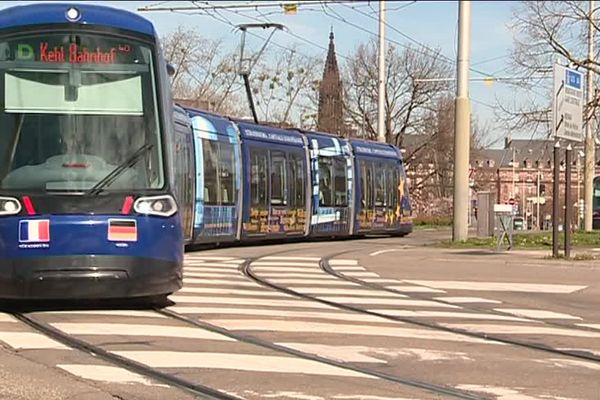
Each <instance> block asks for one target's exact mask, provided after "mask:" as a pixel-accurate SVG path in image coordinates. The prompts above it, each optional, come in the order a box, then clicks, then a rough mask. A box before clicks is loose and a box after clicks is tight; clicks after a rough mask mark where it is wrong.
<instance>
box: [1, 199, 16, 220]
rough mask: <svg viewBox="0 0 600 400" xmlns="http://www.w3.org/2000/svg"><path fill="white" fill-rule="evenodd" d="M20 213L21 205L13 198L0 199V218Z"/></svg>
mask: <svg viewBox="0 0 600 400" xmlns="http://www.w3.org/2000/svg"><path fill="white" fill-rule="evenodd" d="M20 212H21V203H20V202H19V200H17V199H15V198H14V197H0V216H2V215H17V214H18V213H20Z"/></svg>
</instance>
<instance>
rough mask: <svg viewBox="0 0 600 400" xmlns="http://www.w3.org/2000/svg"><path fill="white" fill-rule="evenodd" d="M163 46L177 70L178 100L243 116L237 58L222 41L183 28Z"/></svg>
mask: <svg viewBox="0 0 600 400" xmlns="http://www.w3.org/2000/svg"><path fill="white" fill-rule="evenodd" d="M162 42H163V49H164V53H165V58H166V59H167V61H168V62H170V63H172V64H173V65H174V67H175V74H174V75H173V77H172V80H171V86H172V90H173V96H174V97H175V98H176V99H178V100H186V101H187V102H188V103H190V104H195V105H198V106H199V107H202V108H206V109H209V110H210V111H215V112H221V113H234V114H235V113H236V111H238V112H239V110H237V108H238V107H239V104H240V102H239V100H238V99H239V95H240V89H241V88H242V81H241V80H240V78H239V76H238V75H237V73H236V69H235V68H236V55H235V54H234V53H232V52H226V51H224V50H223V43H222V41H221V40H214V39H208V38H205V37H203V36H202V35H201V34H200V33H199V32H198V31H197V30H195V29H190V28H183V27H179V28H178V29H177V30H176V31H174V32H172V33H170V34H169V35H167V36H165V37H164V38H163V40H162Z"/></svg>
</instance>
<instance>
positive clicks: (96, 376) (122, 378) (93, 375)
mask: <svg viewBox="0 0 600 400" xmlns="http://www.w3.org/2000/svg"><path fill="white" fill-rule="evenodd" d="M56 366H57V367H58V368H60V369H63V370H65V371H67V372H68V373H70V374H72V375H75V376H78V377H80V378H83V379H91V380H94V381H100V382H110V383H140V384H142V385H146V386H161V387H169V386H168V385H162V384H159V383H153V382H152V381H151V380H149V379H147V378H144V377H143V376H141V375H138V374H135V373H133V372H130V371H128V370H126V369H125V368H119V367H112V366H109V365H89V364H88V365H85V364H57V365H56Z"/></svg>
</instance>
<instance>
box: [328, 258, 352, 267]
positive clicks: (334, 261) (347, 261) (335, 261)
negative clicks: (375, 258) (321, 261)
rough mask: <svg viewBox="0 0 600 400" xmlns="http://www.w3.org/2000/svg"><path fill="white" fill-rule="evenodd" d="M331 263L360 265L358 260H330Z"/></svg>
mask: <svg viewBox="0 0 600 400" xmlns="http://www.w3.org/2000/svg"><path fill="white" fill-rule="evenodd" d="M329 265H331V266H333V265H358V260H342V259H336V260H329Z"/></svg>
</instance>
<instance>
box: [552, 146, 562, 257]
mask: <svg viewBox="0 0 600 400" xmlns="http://www.w3.org/2000/svg"><path fill="white" fill-rule="evenodd" d="M559 190H560V143H559V142H556V144H555V145H554V177H553V180H552V257H554V258H558V214H559V207H558V206H559V204H558V203H559V199H560V196H559V195H558V192H559Z"/></svg>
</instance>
